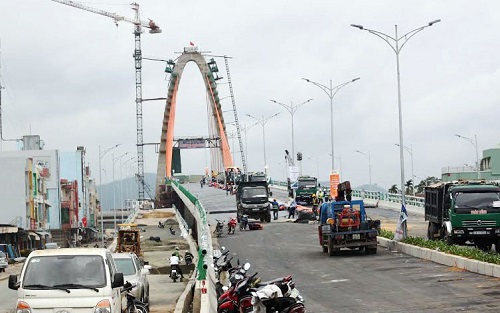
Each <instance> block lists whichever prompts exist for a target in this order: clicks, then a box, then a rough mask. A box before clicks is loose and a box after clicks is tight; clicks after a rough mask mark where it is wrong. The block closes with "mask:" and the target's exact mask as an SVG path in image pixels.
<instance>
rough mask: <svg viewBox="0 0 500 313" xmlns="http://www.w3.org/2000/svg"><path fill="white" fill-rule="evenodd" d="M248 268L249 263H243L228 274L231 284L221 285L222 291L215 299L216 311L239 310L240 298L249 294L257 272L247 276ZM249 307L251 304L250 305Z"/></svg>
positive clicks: (226, 312) (220, 312) (225, 312)
mask: <svg viewBox="0 0 500 313" xmlns="http://www.w3.org/2000/svg"><path fill="white" fill-rule="evenodd" d="M249 268H250V263H245V265H244V266H243V267H240V268H235V270H233V271H232V273H231V276H230V279H229V280H230V282H231V285H230V286H229V287H228V286H223V291H224V292H223V293H222V294H221V295H220V296H219V298H218V300H217V304H218V308H217V312H218V313H222V312H224V313H229V312H235V313H237V312H240V305H239V303H240V298H241V297H244V296H249V295H250V293H249V289H250V287H251V286H252V282H253V281H254V279H255V276H256V275H257V273H255V274H253V275H252V276H249V277H247V276H246V271H247V270H248V269H249ZM250 308H251V305H250Z"/></svg>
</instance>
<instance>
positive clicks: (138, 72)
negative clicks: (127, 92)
mask: <svg viewBox="0 0 500 313" xmlns="http://www.w3.org/2000/svg"><path fill="white" fill-rule="evenodd" d="M51 1H54V2H57V3H61V4H65V5H69V6H72V7H75V8H78V9H82V10H85V11H88V12H92V13H95V14H99V15H103V16H106V17H109V18H112V19H113V20H114V22H115V24H116V25H118V22H121V21H123V22H128V23H132V24H134V36H135V48H134V61H135V106H136V119H137V178H138V182H139V184H138V185H139V199H140V200H143V199H144V191H145V181H144V142H143V128H142V51H141V33H142V32H143V30H142V28H143V27H146V28H149V32H150V33H151V34H156V33H161V29H160V28H159V27H158V26H157V25H156V24H155V23H154V22H153V21H152V20H149V21H141V19H140V14H139V4H137V3H135V2H134V3H132V4H131V6H132V10H134V11H135V19H131V18H128V17H125V16H121V15H118V14H116V13H111V12H106V11H104V10H100V9H96V8H92V7H89V6H86V5H84V4H82V3H78V2H74V1H68V0H51Z"/></svg>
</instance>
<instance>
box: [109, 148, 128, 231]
mask: <svg viewBox="0 0 500 313" xmlns="http://www.w3.org/2000/svg"><path fill="white" fill-rule="evenodd" d="M127 154H128V152H125V153H124V154H122V155H120V156H118V157H116V158H115V154H114V153H113V155H112V157H113V212H114V214H113V226H114V227H115V229H114V231H115V235H116V190H115V189H116V188H115V162H116V160H118V159H121V158H122V157H123V156H125V155H127Z"/></svg>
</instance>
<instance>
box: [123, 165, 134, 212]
mask: <svg viewBox="0 0 500 313" xmlns="http://www.w3.org/2000/svg"><path fill="white" fill-rule="evenodd" d="M134 159H135V157H131V158H130V159H128V160H125V161H123V162H122V159H120V199H121V200H122V201H123V198H126V197H125V193H124V192H123V190H124V189H123V166H124V165H125V164H127V163H128V162H130V161H132V160H134ZM125 174H126V173H125ZM126 185H127V191H128V183H127V184H126ZM122 203H123V202H122ZM121 212H122V216H121V217H122V219H121V220H122V221H123V208H122V210H121Z"/></svg>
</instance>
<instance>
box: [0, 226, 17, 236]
mask: <svg viewBox="0 0 500 313" xmlns="http://www.w3.org/2000/svg"><path fill="white" fill-rule="evenodd" d="M17 230H18V228H17V226H11V225H2V226H0V234H15V233H17Z"/></svg>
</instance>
